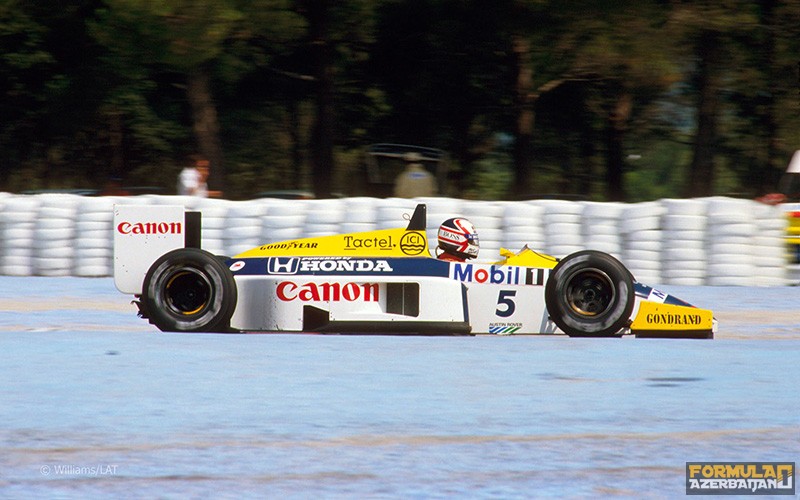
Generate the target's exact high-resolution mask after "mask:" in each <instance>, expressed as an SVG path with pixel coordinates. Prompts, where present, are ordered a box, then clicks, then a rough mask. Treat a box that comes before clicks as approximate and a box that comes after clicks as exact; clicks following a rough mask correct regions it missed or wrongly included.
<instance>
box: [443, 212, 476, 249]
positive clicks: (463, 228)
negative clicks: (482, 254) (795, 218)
mask: <svg viewBox="0 0 800 500" xmlns="http://www.w3.org/2000/svg"><path fill="white" fill-rule="evenodd" d="M438 240H439V248H440V249H442V251H444V252H447V253H449V254H452V255H455V256H457V257H461V258H463V259H474V258H476V257H477V256H478V250H480V247H481V245H480V242H479V241H478V233H477V232H476V231H475V226H473V225H472V223H471V222H470V221H468V220H467V219H464V218H462V217H453V218H452V219H447V220H446V221H444V222H442V225H441V226H439V235H438Z"/></svg>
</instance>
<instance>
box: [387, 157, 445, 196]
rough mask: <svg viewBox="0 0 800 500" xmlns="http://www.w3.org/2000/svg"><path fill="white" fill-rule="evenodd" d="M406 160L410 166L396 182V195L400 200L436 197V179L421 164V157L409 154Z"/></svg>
mask: <svg viewBox="0 0 800 500" xmlns="http://www.w3.org/2000/svg"><path fill="white" fill-rule="evenodd" d="M404 159H405V161H406V162H407V164H408V165H407V166H406V169H405V170H404V171H403V173H401V174H400V175H399V176H397V179H396V180H395V184H394V195H395V196H396V197H398V198H417V197H425V196H436V191H437V189H436V178H435V177H434V176H433V174H432V173H430V172H428V171H427V170H426V169H425V167H424V166H423V165H422V163H420V161H421V158H420V156H419V155H418V154H417V153H408V154H406V155H405V157H404Z"/></svg>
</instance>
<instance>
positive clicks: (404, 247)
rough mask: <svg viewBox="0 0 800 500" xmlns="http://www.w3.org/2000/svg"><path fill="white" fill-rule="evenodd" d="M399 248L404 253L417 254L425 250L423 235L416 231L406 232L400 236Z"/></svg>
mask: <svg viewBox="0 0 800 500" xmlns="http://www.w3.org/2000/svg"><path fill="white" fill-rule="evenodd" d="M400 250H401V251H402V252H403V253H404V254H406V255H419V254H421V253H422V252H423V251H425V236H423V235H422V234H421V233H418V232H416V231H408V232H406V233H405V234H404V235H403V237H402V238H400Z"/></svg>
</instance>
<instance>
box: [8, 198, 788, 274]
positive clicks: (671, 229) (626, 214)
mask: <svg viewBox="0 0 800 500" xmlns="http://www.w3.org/2000/svg"><path fill="white" fill-rule="evenodd" d="M418 202H424V203H426V204H427V205H428V237H429V238H430V246H431V249H432V250H433V248H435V245H436V243H435V240H436V232H437V229H438V226H439V224H440V223H441V222H442V221H444V220H445V219H448V218H450V217H456V216H463V217H467V218H468V219H470V220H471V221H472V222H473V223H474V224H475V226H476V228H477V230H478V234H479V236H480V238H481V259H482V261H491V260H496V258H498V257H497V252H498V250H499V249H500V248H501V247H505V248H508V249H510V250H514V251H518V250H520V249H521V248H522V247H524V246H525V245H528V246H529V247H530V248H532V249H534V250H539V251H542V252H544V253H549V254H552V255H555V256H556V257H563V256H565V255H568V254H570V253H573V252H575V251H579V250H583V249H586V248H593V249H597V250H602V251H605V252H608V253H611V254H612V255H616V256H617V257H619V258H620V259H621V260H622V261H623V262H624V263H625V264H626V266H627V267H628V268H629V269H630V270H631V272H632V273H633V275H634V276H635V277H636V279H637V280H639V281H642V282H644V283H649V284H674V285H701V284H709V285H719V286H733V285H755V286H781V285H786V284H800V265H796V264H795V265H792V264H790V263H789V261H788V259H787V248H786V245H785V241H786V227H787V220H786V217H785V216H784V211H785V210H784V209H783V208H782V207H771V206H767V205H762V204H759V203H756V202H754V201H750V200H739V199H732V198H723V197H713V198H704V199H692V200H680V199H664V200H659V201H652V202H644V203H634V204H622V203H594V202H573V201H563V200H532V201H523V202H507V201H504V202H496V201H471V200H460V199H454V198H420V199H414V200H406V199H398V198H389V199H378V198H369V197H361V198H346V199H334V200H274V199H261V200H252V201H247V202H241V201H238V202H234V201H228V200H218V199H203V198H194V197H176V196H156V195H145V196H136V197H102V198H91V197H80V196H74V195H62V194H55V195H34V196H21V195H13V194H9V193H0V274H5V275H15V276H29V275H44V276H66V275H74V276H87V277H90V276H109V275H110V274H111V272H112V268H113V243H112V242H113V206H114V204H139V205H142V204H144V205H151V204H170V205H174V204H183V205H184V206H186V207H187V209H188V210H197V211H200V212H201V213H202V214H203V218H202V233H201V234H202V238H203V246H204V248H206V249H208V250H210V251H212V252H213V253H216V254H219V255H227V256H233V255H236V254H238V253H241V252H243V251H246V250H250V249H251V248H253V247H256V246H258V245H260V244H264V243H270V242H275V241H281V240H290V239H296V238H301V237H316V236H324V235H329V234H338V233H342V232H359V231H370V230H374V229H386V228H395V227H398V226H403V225H405V224H406V223H407V220H408V219H407V218H408V217H409V216H410V215H411V212H412V211H413V206H414V205H415V204H416V203H418Z"/></svg>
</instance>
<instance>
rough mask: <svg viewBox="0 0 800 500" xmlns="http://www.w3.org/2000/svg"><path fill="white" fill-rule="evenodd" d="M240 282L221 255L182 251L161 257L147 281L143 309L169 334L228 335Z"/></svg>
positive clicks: (144, 284)
mask: <svg viewBox="0 0 800 500" xmlns="http://www.w3.org/2000/svg"><path fill="white" fill-rule="evenodd" d="M237 299H238V297H237V290H236V282H235V280H234V279H233V274H231V272H230V270H229V269H228V268H227V267H225V264H224V262H222V261H221V259H219V258H218V257H217V256H215V255H213V254H211V253H209V252H206V251H205V250H201V249H198V248H180V249H177V250H173V251H171V252H168V253H166V254H164V255H162V256H161V257H159V258H158V259H157V260H156V261H155V262H154V263H153V265H152V266H150V269H149V270H148V271H147V274H146V275H145V278H144V283H143V286H142V306H143V308H144V310H145V311H146V315H147V317H148V318H149V319H150V322H151V323H153V324H154V325H156V326H157V327H158V328H159V329H160V330H162V331H165V332H228V331H230V320H231V317H232V316H233V312H234V309H235V308H236V301H237Z"/></svg>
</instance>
